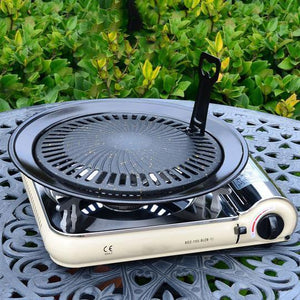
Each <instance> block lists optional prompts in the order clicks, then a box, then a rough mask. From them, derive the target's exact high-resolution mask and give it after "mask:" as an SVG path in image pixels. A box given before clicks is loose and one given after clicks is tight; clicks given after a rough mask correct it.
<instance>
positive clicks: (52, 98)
mask: <svg viewBox="0 0 300 300" xmlns="http://www.w3.org/2000/svg"><path fill="white" fill-rule="evenodd" d="M57 97H58V88H57V87H55V88H53V89H52V90H50V91H49V92H48V93H47V95H46V96H45V97H44V101H45V103H54V102H56V100H57Z"/></svg>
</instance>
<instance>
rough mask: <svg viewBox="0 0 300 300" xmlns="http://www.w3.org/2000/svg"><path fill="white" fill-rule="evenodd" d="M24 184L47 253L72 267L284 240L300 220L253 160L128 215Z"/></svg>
mask: <svg viewBox="0 0 300 300" xmlns="http://www.w3.org/2000/svg"><path fill="white" fill-rule="evenodd" d="M23 182H24V184H25V187H26V191H27V193H28V195H29V200H30V203H31V205H32V207H33V211H34V215H35V217H36V220H37V223H38V226H39V230H40V232H41V235H42V238H43V241H44V244H45V247H46V249H47V251H48V252H49V254H50V256H51V258H52V260H53V261H55V262H56V263H57V264H60V265H63V266H66V267H82V266H91V265H97V264H107V263H116V262H123V261H130V260H137V259H146V258H155V257H163V256H170V255H178V254H187V253H195V252H203V251H210V250H217V249H226V248H234V247H244V246H251V245H259V244H268V243H274V242H282V241H286V240H288V239H289V236H290V235H291V234H292V232H293V231H294V229H295V226H296V222H297V213H296V210H295V208H294V206H293V205H292V204H291V203H290V202H289V201H288V200H287V199H286V198H284V197H282V195H281V194H280V192H279V191H278V190H277V189H276V188H275V186H274V185H273V184H272V182H271V181H270V180H269V179H268V178H267V177H266V175H265V174H264V173H263V172H262V171H261V170H260V169H259V167H258V166H257V165H256V164H255V163H254V161H253V160H252V159H249V161H248V163H247V165H246V167H245V169H244V171H243V172H242V173H241V174H240V176H238V177H237V178H236V179H234V180H233V181H232V182H230V183H229V184H227V185H226V186H224V187H222V188H219V189H218V190H216V191H214V192H212V193H209V194H206V195H203V196H200V197H197V198H194V199H187V200H182V201H181V202H180V201H179V203H177V204H176V206H175V207H173V208H172V207H169V206H168V205H166V204H165V205H156V204H152V205H145V206H143V207H141V208H139V209H136V210H134V211H132V212H120V214H118V213H117V212H116V211H113V210H111V209H110V208H106V207H105V206H103V205H102V204H101V203H100V204H99V203H97V202H96V203H93V202H91V203H85V202H84V205H83V206H80V204H78V203H77V202H76V201H75V202H74V201H71V202H70V203H69V204H68V205H66V206H65V207H64V208H63V209H58V207H56V208H55V207H53V205H52V204H53V200H51V199H49V196H47V194H46V193H45V189H44V188H43V187H42V186H40V185H39V184H36V183H34V182H33V181H32V180H30V179H29V178H28V177H26V176H25V175H23ZM58 206H59V205H58ZM170 210H173V213H170ZM126 214H127V216H126ZM113 215H115V216H113ZM132 215H135V219H134V217H132ZM112 216H113V217H112Z"/></svg>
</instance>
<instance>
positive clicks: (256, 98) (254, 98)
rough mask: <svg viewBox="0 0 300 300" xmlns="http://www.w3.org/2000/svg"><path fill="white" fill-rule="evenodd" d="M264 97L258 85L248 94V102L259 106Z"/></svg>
mask: <svg viewBox="0 0 300 300" xmlns="http://www.w3.org/2000/svg"><path fill="white" fill-rule="evenodd" d="M263 102H264V99H263V95H262V92H261V90H260V88H259V87H257V88H256V89H254V91H253V92H252V93H251V94H250V104H251V105H254V106H259V105H261V104H263Z"/></svg>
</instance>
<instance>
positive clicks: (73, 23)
mask: <svg viewBox="0 0 300 300" xmlns="http://www.w3.org/2000/svg"><path fill="white" fill-rule="evenodd" d="M76 25H77V16H75V17H71V18H70V19H69V20H68V22H67V29H68V30H70V31H72V30H74V29H75V28H76Z"/></svg>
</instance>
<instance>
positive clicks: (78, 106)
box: [9, 99, 248, 205]
mask: <svg viewBox="0 0 300 300" xmlns="http://www.w3.org/2000/svg"><path fill="white" fill-rule="evenodd" d="M126 104H127V105H126ZM97 105H100V109H101V108H102V109H103V106H107V105H108V106H111V105H112V106H114V110H113V111H112V113H115V112H116V108H117V107H119V106H122V105H123V107H122V109H117V112H118V111H122V112H123V111H126V110H128V109H126V107H128V105H129V106H130V105H134V106H136V105H137V106H138V111H137V113H145V114H148V115H149V114H155V115H157V116H159V117H166V118H168V117H169V118H172V119H177V120H179V121H180V122H183V123H188V122H189V118H190V115H191V112H192V109H191V108H189V107H187V106H184V105H180V104H175V103H166V102H165V101H161V102H158V101H157V102H156V103H155V102H152V101H151V100H149V99H105V100H104V99H97V100H86V101H80V102H72V103H64V104H61V105H60V106H59V107H55V108H52V109H49V110H47V111H45V112H42V113H39V114H36V115H34V116H32V117H31V118H29V119H28V120H26V121H25V122H23V123H22V124H21V125H20V126H19V127H18V128H17V129H16V130H15V132H14V133H13V135H12V136H11V138H10V140H9V153H10V156H11V158H12V160H13V162H14V163H15V164H16V166H17V167H18V169H19V170H20V171H21V172H22V173H23V174H24V175H25V176H27V177H29V178H30V179H31V180H33V181H35V182H37V183H39V184H41V185H42V186H45V187H47V188H49V189H52V190H54V191H57V192H59V193H63V194H66V195H69V196H74V197H77V198H81V199H87V200H93V201H101V202H106V203H119V204H120V203H122V204H137V203H138V204H141V205H142V204H151V203H157V202H169V201H177V200H183V199H187V198H192V197H197V196H200V195H203V194H206V193H208V192H211V191H213V190H215V189H217V188H219V187H221V186H223V185H225V184H227V183H229V182H230V181H231V180H233V179H234V178H235V177H236V176H237V175H238V174H239V173H240V172H241V171H242V169H243V168H244V166H245V165H246V163H247V160H248V147H247V143H246V141H245V140H244V138H243V137H242V136H241V135H240V133H238V132H237V131H236V130H235V129H234V128H233V127H232V126H231V125H228V124H227V123H225V122H224V121H222V120H220V119H218V118H216V117H213V116H208V123H207V129H206V132H207V133H208V134H210V135H212V136H213V137H214V138H215V140H216V141H217V142H219V141H220V139H221V140H226V141H228V140H229V148H231V147H232V146H231V143H232V142H233V143H235V144H237V145H238V146H239V150H240V151H237V149H236V152H238V153H235V155H233V156H236V155H237V154H238V155H239V158H238V159H236V157H234V159H235V160H236V164H235V167H234V168H233V167H232V166H228V159H227V160H226V157H225V161H224V162H225V164H226V163H227V166H225V167H224V164H223V165H221V167H220V169H219V170H217V172H216V174H214V175H213V176H211V177H210V178H209V179H208V180H204V181H203V182H201V183H200V184H198V185H196V186H194V187H191V188H187V189H186V190H184V191H180V192H175V193H172V194H167V195H165V196H163V197H160V196H159V195H154V198H155V199H152V198H141V197H135V198H129V197H127V198H122V197H111V198H106V197H103V196H99V195H94V194H88V193H82V192H78V191H74V190H73V189H70V188H69V187H68V186H67V185H65V184H64V185H63V186H62V184H61V183H59V182H58V183H57V182H56V183H55V184H53V181H51V178H50V182H51V183H50V184H49V181H48V180H49V176H46V177H47V178H46V180H45V173H44V171H42V172H41V170H37V169H34V168H33V169H32V166H30V164H28V163H27V162H26V159H25V160H24V158H23V157H20V154H19V155H18V154H17V153H16V151H15V150H16V148H15V147H16V143H18V139H19V137H20V135H22V134H23V135H24V131H25V135H26V130H28V127H29V126H30V125H31V126H32V123H33V122H41V120H43V118H49V117H50V118H51V117H55V118H59V117H60V119H59V122H62V120H63V119H65V120H69V119H70V117H68V114H75V113H77V114H76V115H75V116H74V118H76V117H78V116H79V115H78V113H79V112H81V111H82V108H85V109H90V110H91V109H92V110H93V113H92V114H95V106H97ZM149 108H151V110H154V112H152V111H150V112H149ZM83 110H84V109H83ZM170 111H171V112H170ZM96 113H97V112H96ZM99 113H111V111H107V110H100V111H99ZM128 113H132V112H131V111H129V110H128ZM174 113H175V115H174ZM82 115H86V114H82ZM61 116H62V117H61ZM55 123H57V122H55ZM55 123H51V126H50V127H52V126H53V125H54V124H55ZM47 128H48V126H46V127H45V128H43V129H42V130H39V132H42V131H43V130H47ZM224 135H227V136H226V137H224ZM32 138H33V137H31V140H32ZM35 138H36V137H35ZM34 140H35V139H34ZM230 140H231V142H230ZM225 146H226V148H228V145H225ZM23 147H24V145H23ZM32 147H33V143H31V146H30V148H31V149H30V151H31V154H32ZM221 148H222V149H223V151H224V147H223V145H221ZM27 150H28V149H27ZM225 150H226V151H225V156H228V154H229V153H230V152H231V151H230V149H225ZM21 156H22V155H21ZM237 160H238V162H237ZM228 168H229V169H230V172H228V171H227V172H225V169H228ZM224 173H227V174H226V176H224ZM211 180H213V181H214V182H215V183H216V184H214V185H211V184H210V185H208V181H211Z"/></svg>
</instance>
